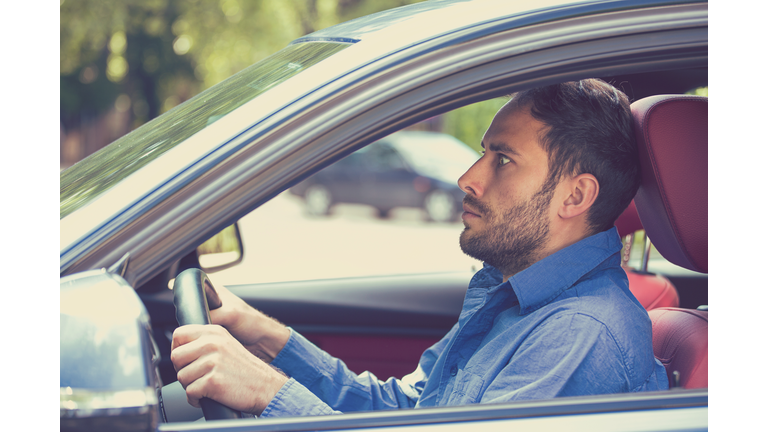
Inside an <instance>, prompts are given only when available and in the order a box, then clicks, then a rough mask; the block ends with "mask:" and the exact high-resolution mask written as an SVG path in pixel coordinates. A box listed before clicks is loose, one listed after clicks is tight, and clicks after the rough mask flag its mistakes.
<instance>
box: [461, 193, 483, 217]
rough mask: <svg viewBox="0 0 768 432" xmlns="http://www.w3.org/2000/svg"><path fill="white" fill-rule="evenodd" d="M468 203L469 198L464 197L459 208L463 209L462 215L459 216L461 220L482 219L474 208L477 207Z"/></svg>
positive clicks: (478, 211)
mask: <svg viewBox="0 0 768 432" xmlns="http://www.w3.org/2000/svg"><path fill="white" fill-rule="evenodd" d="M468 201H470V199H469V196H465V197H464V200H463V202H462V206H461V207H462V209H464V213H463V214H462V215H461V218H462V219H466V218H476V217H478V218H479V217H482V216H481V213H480V210H478V209H476V208H475V207H477V206H475V205H473V204H470V203H469V202H468Z"/></svg>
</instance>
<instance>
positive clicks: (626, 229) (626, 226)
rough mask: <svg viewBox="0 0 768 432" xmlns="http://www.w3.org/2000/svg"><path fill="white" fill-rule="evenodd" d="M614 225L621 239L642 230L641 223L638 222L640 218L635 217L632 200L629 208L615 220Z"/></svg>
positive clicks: (635, 209) (635, 211)
mask: <svg viewBox="0 0 768 432" xmlns="http://www.w3.org/2000/svg"><path fill="white" fill-rule="evenodd" d="M614 225H616V229H617V230H618V231H619V235H620V236H621V237H624V236H625V235H627V234H632V233H634V232H635V231H639V230H641V229H643V223H642V222H640V216H638V215H637V208H636V207H635V200H632V202H630V203H629V207H627V208H626V209H625V210H624V211H623V212H622V213H621V214H620V215H619V217H618V218H616V222H615V223H614Z"/></svg>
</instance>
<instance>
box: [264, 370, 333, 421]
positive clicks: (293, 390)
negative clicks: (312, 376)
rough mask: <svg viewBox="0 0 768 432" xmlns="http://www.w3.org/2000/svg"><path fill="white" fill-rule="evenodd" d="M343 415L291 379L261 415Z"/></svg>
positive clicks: (265, 416)
mask: <svg viewBox="0 0 768 432" xmlns="http://www.w3.org/2000/svg"><path fill="white" fill-rule="evenodd" d="M329 414H341V413H340V412H338V411H334V410H333V409H331V407H329V406H328V405H326V404H325V403H324V402H323V401H321V400H320V399H319V398H318V397H317V396H315V395H314V394H312V392H310V391H309V390H307V388H306V387H304V386H303V385H301V384H300V383H298V382H297V381H296V380H295V379H293V378H291V379H289V380H288V382H286V383H285V384H284V385H283V387H281V388H280V391H278V392H277V394H276V395H275V397H273V398H272V400H271V401H270V402H269V405H267V407H266V408H265V409H264V411H263V412H262V413H261V416H260V417H262V418H269V417H291V416H317V415H329Z"/></svg>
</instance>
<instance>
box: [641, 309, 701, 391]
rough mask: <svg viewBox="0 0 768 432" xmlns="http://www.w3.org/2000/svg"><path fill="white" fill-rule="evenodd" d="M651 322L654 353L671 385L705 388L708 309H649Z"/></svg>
mask: <svg viewBox="0 0 768 432" xmlns="http://www.w3.org/2000/svg"><path fill="white" fill-rule="evenodd" d="M648 315H649V316H650V317H651V324H652V325H653V353H654V355H655V356H656V358H657V359H659V361H661V364H663V365H664V367H665V368H666V369H667V378H668V379H669V386H670V387H678V386H679V387H683V388H703V387H707V379H708V376H707V370H708V365H709V341H708V331H709V322H708V312H707V311H704V310H695V309H682V308H658V309H654V310H652V311H648Z"/></svg>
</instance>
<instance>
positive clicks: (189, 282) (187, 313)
mask: <svg viewBox="0 0 768 432" xmlns="http://www.w3.org/2000/svg"><path fill="white" fill-rule="evenodd" d="M173 304H174V305H175V306H176V320H177V321H178V322H179V325H187V324H210V323H211V315H210V312H209V311H210V310H211V309H218V308H220V307H221V299H219V295H218V294H217V293H216V290H215V289H214V288H213V284H211V281H210V280H209V279H208V275H206V274H205V272H203V271H202V270H200V269H196V268H191V269H187V270H184V271H183V272H181V273H180V274H179V275H178V276H176V281H175V282H174V283H173ZM200 407H201V408H202V409H203V415H204V416H205V419H206V420H226V419H238V418H241V417H242V414H241V413H240V411H236V410H233V409H232V408H229V407H227V406H224V405H222V404H220V403H218V402H216V401H215V400H213V399H209V398H202V399H200Z"/></svg>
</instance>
